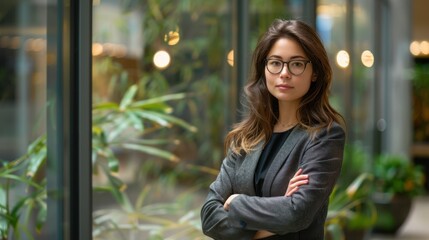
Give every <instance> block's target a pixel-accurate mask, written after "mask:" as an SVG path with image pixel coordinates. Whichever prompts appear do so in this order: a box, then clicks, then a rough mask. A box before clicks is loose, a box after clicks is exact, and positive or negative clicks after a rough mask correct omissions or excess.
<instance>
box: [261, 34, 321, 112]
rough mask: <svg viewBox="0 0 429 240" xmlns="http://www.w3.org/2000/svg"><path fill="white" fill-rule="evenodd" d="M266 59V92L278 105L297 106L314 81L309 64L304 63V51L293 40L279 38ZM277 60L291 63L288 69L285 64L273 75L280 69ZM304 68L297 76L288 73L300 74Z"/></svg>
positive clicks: (305, 57)
mask: <svg viewBox="0 0 429 240" xmlns="http://www.w3.org/2000/svg"><path fill="white" fill-rule="evenodd" d="M267 59H268V60H269V61H268V62H267V65H266V66H265V79H266V83H267V88H268V91H269V92H270V93H271V94H272V95H273V96H274V97H275V98H277V99H278V101H279V103H280V102H283V101H284V102H289V103H294V104H299V103H300V101H301V98H302V97H303V96H304V95H305V94H306V93H307V92H308V89H309V88H310V84H311V82H312V80H315V75H314V74H313V67H312V65H311V63H306V61H305V60H309V59H308V57H307V55H306V54H305V52H304V50H303V49H302V48H301V46H300V45H299V44H298V43H297V42H296V41H295V40H293V39H289V38H280V39H278V40H277V41H276V42H275V43H274V45H273V46H272V48H271V50H270V52H269V53H268V55H267ZM273 60H276V61H273ZM278 60H280V61H283V62H290V61H293V62H291V63H289V68H288V67H287V64H286V63H285V64H284V65H283V69H282V70H281V71H280V72H279V73H275V72H276V71H273V70H277V71H279V70H280V69H281V67H282V66H281V65H282V62H280V61H278ZM296 60H297V61H296ZM300 60H304V61H300ZM302 64H304V65H302ZM268 65H270V66H268ZM304 67H305V70H304V71H303V72H302V73H301V74H299V75H296V74H295V75H294V74H292V73H291V72H290V71H289V69H292V72H293V73H300V72H301V71H302V69H303V68H304ZM269 69H270V71H271V72H270V71H269ZM273 72H274V73H273Z"/></svg>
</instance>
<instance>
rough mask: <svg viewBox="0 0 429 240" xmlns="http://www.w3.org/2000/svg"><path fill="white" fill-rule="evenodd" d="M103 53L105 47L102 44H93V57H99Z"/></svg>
mask: <svg viewBox="0 0 429 240" xmlns="http://www.w3.org/2000/svg"><path fill="white" fill-rule="evenodd" d="M102 53H103V45H101V44H100V43H93V44H92V56H99V55H101V54H102Z"/></svg>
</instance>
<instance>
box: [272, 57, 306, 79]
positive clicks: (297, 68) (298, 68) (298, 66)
mask: <svg viewBox="0 0 429 240" xmlns="http://www.w3.org/2000/svg"><path fill="white" fill-rule="evenodd" d="M308 63H311V61H310V60H291V61H289V62H283V61H281V60H279V59H267V60H266V61H265V65H266V66H267V70H268V72H270V73H272V74H279V73H280V72H281V71H283V67H284V65H285V64H286V66H287V70H288V71H289V72H290V73H291V74H292V75H295V76H298V75H301V74H302V73H303V72H304V71H305V68H306V67H307V64H308Z"/></svg>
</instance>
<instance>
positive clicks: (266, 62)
mask: <svg viewBox="0 0 429 240" xmlns="http://www.w3.org/2000/svg"><path fill="white" fill-rule="evenodd" d="M270 60H275V61H279V62H281V63H282V68H281V69H280V71H278V72H271V71H270V69H269V68H268V61H270ZM290 62H304V70H302V72H301V73H300V74H295V73H293V72H292V71H291V70H290V67H289V63H290ZM309 63H311V60H307V59H292V60H290V61H282V60H280V59H273V58H267V59H265V67H266V68H267V70H268V72H270V73H271V74H279V73H281V72H282V71H283V68H284V67H285V64H286V67H287V70H288V72H289V73H290V74H292V75H294V76H299V75H301V74H303V73H304V72H305V69H307V64H309Z"/></svg>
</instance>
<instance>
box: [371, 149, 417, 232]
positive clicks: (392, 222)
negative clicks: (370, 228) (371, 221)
mask: <svg viewBox="0 0 429 240" xmlns="http://www.w3.org/2000/svg"><path fill="white" fill-rule="evenodd" d="M373 171H374V194H373V200H374V202H375V205H376V208H377V215H378V216H377V221H376V223H375V226H374V231H375V232H379V233H387V234H395V233H396V232H397V230H398V229H399V228H400V227H401V225H402V224H403V223H404V222H405V220H406V218H407V217H408V215H409V211H410V209H411V205H412V198H413V197H415V196H418V195H421V194H422V193H423V192H424V173H423V170H422V168H421V167H420V166H416V165H414V164H413V163H412V162H410V161H409V160H408V159H406V158H404V157H401V156H396V155H386V154H385V155H380V156H379V157H377V158H376V159H375V162H374V169H373Z"/></svg>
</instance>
